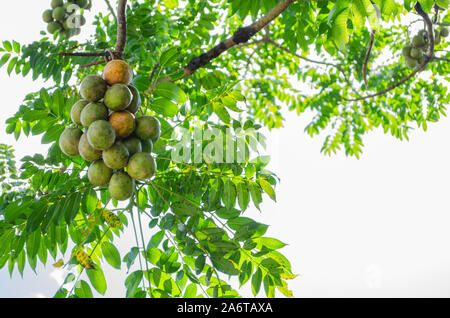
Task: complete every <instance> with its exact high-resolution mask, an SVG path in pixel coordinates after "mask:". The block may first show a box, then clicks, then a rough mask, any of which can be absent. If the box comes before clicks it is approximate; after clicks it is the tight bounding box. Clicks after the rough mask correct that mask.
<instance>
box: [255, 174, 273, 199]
mask: <svg viewBox="0 0 450 318" xmlns="http://www.w3.org/2000/svg"><path fill="white" fill-rule="evenodd" d="M258 182H259V185H260V186H261V188H262V189H263V190H264V192H265V193H267V194H268V195H269V197H270V198H271V199H272V200H273V201H277V198H276V196H275V191H274V190H273V188H272V185H271V184H270V183H269V182H267V181H266V180H265V179H263V178H259V179H258Z"/></svg>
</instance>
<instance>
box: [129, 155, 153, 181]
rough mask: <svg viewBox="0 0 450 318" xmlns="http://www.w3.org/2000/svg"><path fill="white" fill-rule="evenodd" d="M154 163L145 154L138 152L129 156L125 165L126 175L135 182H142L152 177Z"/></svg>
mask: <svg viewBox="0 0 450 318" xmlns="http://www.w3.org/2000/svg"><path fill="white" fill-rule="evenodd" d="M155 171H156V162H155V159H153V157H152V155H151V154H149V153H147V152H138V153H136V154H134V155H133V156H131V158H130V160H129V161H128V165H127V173H128V174H129V175H130V177H132V178H133V179H135V180H139V181H144V180H147V179H150V178H151V177H153V175H154V174H155Z"/></svg>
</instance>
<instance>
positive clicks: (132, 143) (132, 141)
mask: <svg viewBox="0 0 450 318" xmlns="http://www.w3.org/2000/svg"><path fill="white" fill-rule="evenodd" d="M120 142H121V143H123V145H124V146H125V147H127V149H128V152H129V154H130V156H132V155H134V154H135V153H138V152H143V150H142V142H141V140H140V139H139V138H137V137H129V138H127V139H124V140H122V141H120ZM150 152H151V151H150Z"/></svg>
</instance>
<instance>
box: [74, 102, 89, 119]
mask: <svg viewBox="0 0 450 318" xmlns="http://www.w3.org/2000/svg"><path fill="white" fill-rule="evenodd" d="M87 104H89V101H87V100H85V99H80V100H79V101H77V102H76V103H75V104H73V106H72V109H71V110H70V118H71V119H72V121H73V122H74V123H75V124H77V125H81V118H80V117H81V111H82V110H83V108H85V107H86V105H87Z"/></svg>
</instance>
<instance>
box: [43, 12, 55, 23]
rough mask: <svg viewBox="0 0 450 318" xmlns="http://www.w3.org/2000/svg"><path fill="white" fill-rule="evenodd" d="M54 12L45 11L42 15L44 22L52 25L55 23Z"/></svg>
mask: <svg viewBox="0 0 450 318" xmlns="http://www.w3.org/2000/svg"><path fill="white" fill-rule="evenodd" d="M52 12H53V11H52V10H50V9H49V10H45V11H44V13H42V20H44V22H46V23H50V22H52V21H53V15H52Z"/></svg>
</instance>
